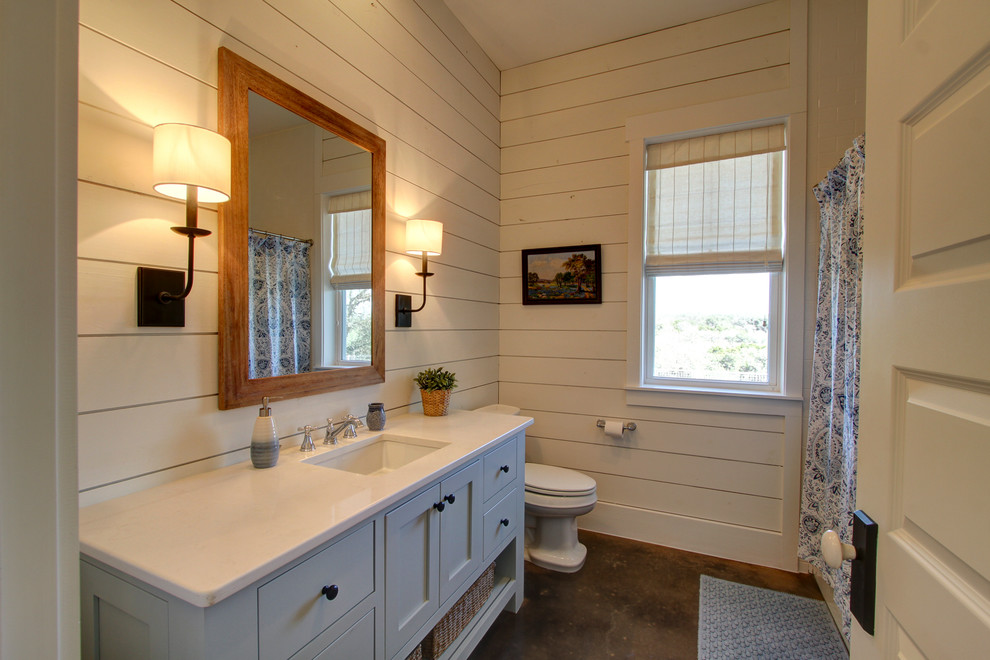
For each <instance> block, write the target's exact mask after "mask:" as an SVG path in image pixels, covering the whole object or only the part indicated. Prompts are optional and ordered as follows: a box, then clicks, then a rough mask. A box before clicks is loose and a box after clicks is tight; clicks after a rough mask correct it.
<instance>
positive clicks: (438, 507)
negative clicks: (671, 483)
mask: <svg viewBox="0 0 990 660" xmlns="http://www.w3.org/2000/svg"><path fill="white" fill-rule="evenodd" d="M433 508H434V509H436V510H437V511H440V512H441V513H442V512H443V510H444V509H445V508H447V505H446V504H444V503H443V502H437V503H436V504H434V505H433Z"/></svg>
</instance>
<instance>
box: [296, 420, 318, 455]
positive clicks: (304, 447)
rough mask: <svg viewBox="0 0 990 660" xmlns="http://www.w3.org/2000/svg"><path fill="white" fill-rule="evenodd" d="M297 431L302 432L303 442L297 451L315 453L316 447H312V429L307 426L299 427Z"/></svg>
mask: <svg viewBox="0 0 990 660" xmlns="http://www.w3.org/2000/svg"><path fill="white" fill-rule="evenodd" d="M299 430H300V431H302V432H303V441H302V444H301V445H299V451H316V447H315V446H314V445H313V431H314V430H315V429H314V427H312V426H310V425H309V424H307V425H306V426H300V427H299Z"/></svg>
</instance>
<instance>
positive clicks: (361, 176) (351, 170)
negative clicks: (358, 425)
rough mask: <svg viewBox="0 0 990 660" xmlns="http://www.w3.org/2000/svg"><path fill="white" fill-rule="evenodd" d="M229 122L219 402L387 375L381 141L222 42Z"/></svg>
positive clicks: (224, 127)
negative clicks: (228, 198)
mask: <svg viewBox="0 0 990 660" xmlns="http://www.w3.org/2000/svg"><path fill="white" fill-rule="evenodd" d="M220 132H221V133H222V134H224V135H226V136H227V137H228V138H230V140H231V148H232V182H231V187H232V194H231V201H230V202H227V203H225V204H223V205H221V206H220V349H221V355H220V362H221V364H220V381H221V382H220V385H221V387H220V390H221V392H220V407H221V408H234V407H239V406H245V405H252V404H259V402H260V397H261V396H271V397H272V398H273V399H278V398H287V397H294V396H308V395H311V394H316V393H319V392H325V391H331V390H336V389H343V388H347V387H359V386H362V385H366V384H371V383H376V382H382V381H383V380H384V318H383V314H384V245H383V242H384V193H385V191H384V180H385V177H384V163H385V157H384V156H385V144H384V141H383V140H381V139H380V138H378V137H377V136H375V135H373V134H371V133H369V132H368V131H366V130H365V129H363V128H361V127H360V126H358V125H357V124H354V123H353V122H351V121H350V120H348V119H347V118H345V117H343V116H342V115H340V114H338V113H336V112H334V111H333V110H331V109H330V108H328V107H326V106H325V105H323V104H320V103H319V102H317V101H315V100H314V99H313V98H311V97H309V96H308V95H306V94H303V93H302V92H300V91H299V90H296V89H294V88H292V87H291V86H289V85H287V84H286V83H284V82H283V81H281V80H279V79H277V78H275V77H274V76H272V75H270V74H268V73H267V72H265V71H263V70H262V69H260V68H258V67H256V66H254V65H253V64H251V63H250V62H248V61H247V60H244V59H243V58H240V57H239V56H237V55H234V54H233V53H231V52H230V51H227V50H226V49H223V48H221V49H220ZM259 405H260V404H259Z"/></svg>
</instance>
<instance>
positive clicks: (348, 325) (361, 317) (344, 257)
mask: <svg viewBox="0 0 990 660" xmlns="http://www.w3.org/2000/svg"><path fill="white" fill-rule="evenodd" d="M325 202H326V204H325V207H324V208H325V209H326V212H325V214H324V216H323V227H322V231H323V235H324V245H328V246H330V255H329V260H328V262H327V267H326V270H325V279H324V289H323V299H324V306H323V309H324V318H323V323H324V327H325V328H328V329H330V328H332V329H333V332H325V333H324V346H323V355H324V362H325V364H324V366H326V367H331V366H351V365H359V364H368V363H370V362H371V191H370V190H364V191H358V192H352V193H345V194H337V195H326V196H325Z"/></svg>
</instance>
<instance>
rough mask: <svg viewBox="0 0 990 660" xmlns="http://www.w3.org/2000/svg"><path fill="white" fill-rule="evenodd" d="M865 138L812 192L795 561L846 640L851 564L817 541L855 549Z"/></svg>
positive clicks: (847, 633)
mask: <svg viewBox="0 0 990 660" xmlns="http://www.w3.org/2000/svg"><path fill="white" fill-rule="evenodd" d="M865 148H866V138H865V136H860V137H858V138H856V140H855V141H854V142H853V146H852V148H850V149H849V150H848V151H846V153H845V156H844V157H843V159H842V161H841V162H840V163H839V164H838V165H837V166H836V168H835V169H834V170H832V171H831V172H830V173H829V174H828V176H826V177H825V178H824V179H823V180H822V181H821V183H819V184H818V185H817V186H815V189H814V192H815V197H816V198H817V199H818V203H819V205H820V206H821V246H820V252H819V258H820V261H819V271H818V314H817V319H816V322H815V348H814V359H813V362H812V367H811V395H810V400H809V405H808V438H807V447H806V448H805V463H804V475H803V488H802V492H801V525H800V532H799V541H798V555H799V556H800V557H801V559H804V560H805V561H807V562H809V563H811V564H812V565H813V566H814V567H815V568H817V569H818V570H819V571H820V572H821V574H822V576H823V577H824V579H825V581H826V582H828V583H829V585H830V586H831V587H832V588H833V589H834V590H835V601H836V605H837V606H838V607H839V611H840V612H842V633H843V634H844V635H845V636H846V639H847V640H848V639H849V626H850V623H851V616H850V613H849V577H850V568H849V562H847V561H846V562H843V563H842V567H841V568H839V569H832V568H829V566H828V565H827V564H825V561H824V560H823V559H822V556H821V536H822V534H823V533H824V532H825V531H826V530H828V529H834V530H835V531H836V532H838V533H839V537H840V538H841V539H842V541H843V542H844V543H851V542H852V512H853V511H854V510H855V508H856V441H857V435H858V430H859V332H860V311H861V307H862V292H861V290H860V289H861V280H862V266H863V256H862V250H861V246H862V222H863V185H864V168H865V165H866V155H865Z"/></svg>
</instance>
